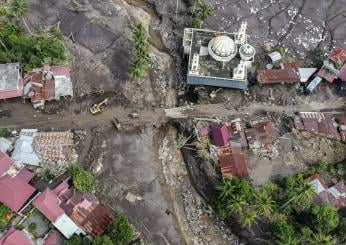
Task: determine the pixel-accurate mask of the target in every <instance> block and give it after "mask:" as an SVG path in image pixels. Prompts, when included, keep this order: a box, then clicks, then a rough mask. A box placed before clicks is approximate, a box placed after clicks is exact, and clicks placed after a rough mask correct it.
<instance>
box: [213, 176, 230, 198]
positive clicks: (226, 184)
mask: <svg viewBox="0 0 346 245" xmlns="http://www.w3.org/2000/svg"><path fill="white" fill-rule="evenodd" d="M216 189H217V190H218V191H219V192H220V194H219V198H220V199H222V200H225V199H227V198H229V197H231V196H232V193H233V190H234V186H233V184H232V181H231V180H229V179H223V180H222V184H221V185H220V186H218V187H217V188H216Z"/></svg>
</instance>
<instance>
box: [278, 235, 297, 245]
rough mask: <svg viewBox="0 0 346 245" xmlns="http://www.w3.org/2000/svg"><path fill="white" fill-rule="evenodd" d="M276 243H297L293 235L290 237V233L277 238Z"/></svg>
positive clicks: (289, 244) (290, 244) (283, 244)
mask: <svg viewBox="0 0 346 245" xmlns="http://www.w3.org/2000/svg"><path fill="white" fill-rule="evenodd" d="M276 244H277V245H297V244H298V240H297V239H296V238H295V237H292V236H291V235H286V236H285V237H282V238H280V239H278V240H276Z"/></svg>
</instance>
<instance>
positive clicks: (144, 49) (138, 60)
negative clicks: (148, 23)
mask: <svg viewBox="0 0 346 245" xmlns="http://www.w3.org/2000/svg"><path fill="white" fill-rule="evenodd" d="M133 40H134V52H135V55H134V57H133V59H132V63H131V66H130V74H131V75H132V77H133V78H134V79H138V78H141V77H143V76H144V75H145V70H146V67H147V64H148V60H149V43H148V34H147V32H146V31H145V28H144V26H143V25H142V24H141V23H140V24H138V25H137V26H136V28H135V30H134V31H133Z"/></svg>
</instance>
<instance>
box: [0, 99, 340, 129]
mask: <svg viewBox="0 0 346 245" xmlns="http://www.w3.org/2000/svg"><path fill="white" fill-rule="evenodd" d="M132 110H133V109H128V108H123V107H114V108H109V109H107V110H105V111H104V112H103V113H101V114H98V115H91V114H90V113H89V112H83V113H80V114H63V115H61V114H53V115H47V114H42V113H36V114H31V116H27V115H26V114H24V115H23V114H21V113H13V114H12V115H11V117H9V118H2V119H1V120H0V127H6V128H23V127H53V128H72V129H74V128H85V129H90V128H93V127H96V126H104V125H109V124H110V122H111V120H112V118H113V117H117V118H118V119H119V120H120V122H121V123H122V124H123V125H124V126H125V127H126V126H142V125H146V124H152V125H156V126H159V125H161V124H162V123H164V122H167V121H168V120H171V119H176V120H180V119H187V118H197V117H199V118H217V117H226V116H230V115H234V114H251V113H254V112H256V111H260V110H264V111H273V112H286V113H292V112H296V111H321V110H336V111H345V110H346V106H345V102H344V101H335V102H333V103H313V104H302V105H297V106H277V105H275V106H272V105H265V104H255V105H250V106H247V107H241V108H239V109H237V110H236V109H233V108H227V106H225V105H224V104H204V105H191V106H183V107H176V108H170V109H162V108H158V109H153V110H142V111H139V110H137V111H139V113H140V117H139V118H136V119H131V118H130V117H129V116H128V114H129V113H130V112H131V111H132Z"/></svg>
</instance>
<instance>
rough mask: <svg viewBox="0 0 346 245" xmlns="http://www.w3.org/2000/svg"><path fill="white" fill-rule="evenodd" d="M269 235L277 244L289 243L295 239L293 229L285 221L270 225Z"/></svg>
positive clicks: (281, 220)
mask: <svg viewBox="0 0 346 245" xmlns="http://www.w3.org/2000/svg"><path fill="white" fill-rule="evenodd" d="M270 233H271V234H272V236H273V238H274V239H273V240H275V241H277V242H282V243H285V242H290V241H292V240H296V239H295V233H294V229H293V227H292V226H291V225H289V224H288V223H287V222H286V221H285V220H283V219H279V220H277V221H275V222H273V223H272V224H271V225H270Z"/></svg>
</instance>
